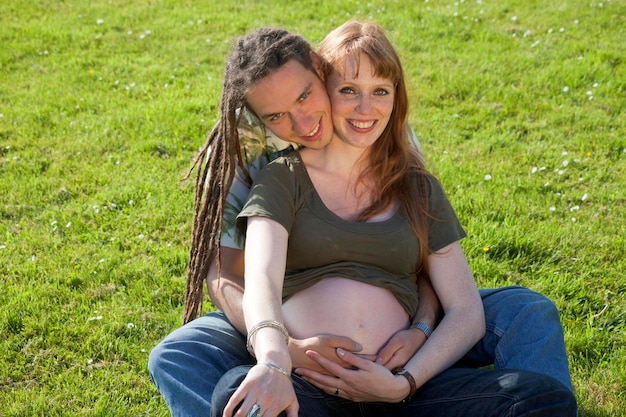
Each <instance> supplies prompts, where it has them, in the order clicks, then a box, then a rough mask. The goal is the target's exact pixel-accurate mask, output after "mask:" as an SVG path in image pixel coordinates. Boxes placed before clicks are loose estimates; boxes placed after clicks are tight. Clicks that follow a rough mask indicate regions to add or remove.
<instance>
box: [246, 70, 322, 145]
mask: <svg viewBox="0 0 626 417" xmlns="http://www.w3.org/2000/svg"><path fill="white" fill-rule="evenodd" d="M247 102H248V106H249V107H250V108H251V110H252V111H253V112H254V113H255V114H256V115H257V116H258V117H259V119H260V120H261V122H263V124H264V125H265V126H266V127H267V128H268V129H270V130H271V131H272V132H274V134H275V135H276V136H278V137H279V138H281V139H283V140H286V141H288V142H294V143H297V144H298V145H302V146H305V147H307V148H312V149H322V148H324V147H326V145H328V143H329V142H330V140H331V138H332V136H333V125H332V118H331V110H330V101H329V100H328V94H327V93H326V87H325V86H324V84H323V83H322V81H321V80H320V79H319V77H317V76H316V75H315V73H313V71H311V70H308V69H306V68H305V67H304V66H303V65H302V64H300V63H299V62H298V61H296V60H293V59H292V60H290V61H289V62H287V63H286V64H285V65H283V66H282V67H280V68H279V69H278V70H276V71H274V72H273V73H272V74H270V75H268V76H267V77H265V78H263V79H261V80H260V81H258V82H257V83H256V84H255V85H254V86H253V87H252V89H251V90H250V92H249V93H248V95H247Z"/></svg>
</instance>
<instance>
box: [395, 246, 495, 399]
mask: <svg viewBox="0 0 626 417" xmlns="http://www.w3.org/2000/svg"><path fill="white" fill-rule="evenodd" d="M428 263H429V273H430V279H431V282H432V284H433V288H434V289H435V292H436V293H437V296H438V298H439V300H440V301H441V306H442V308H443V311H444V317H443V319H442V320H441V322H440V323H439V325H438V326H437V328H436V329H435V331H434V332H433V334H432V336H431V337H430V338H429V339H428V341H427V342H426V343H425V344H424V346H422V348H421V349H420V350H419V351H418V352H417V353H416V354H415V355H414V356H413V358H411V360H410V361H409V362H408V363H407V364H406V366H405V368H406V369H407V370H408V371H409V372H410V373H411V375H413V377H414V378H415V381H416V383H417V386H418V387H419V386H421V385H422V384H424V383H425V382H426V381H428V380H429V379H431V378H432V377H433V376H435V375H437V374H438V373H439V372H441V371H443V370H444V369H447V368H449V367H450V366H452V365H453V364H454V363H456V362H457V361H458V360H459V359H461V357H463V355H465V354H466V353H467V352H468V351H469V350H470V349H471V348H472V346H474V345H475V344H476V342H478V341H479V340H480V339H481V338H482V337H483V336H484V335H485V313H484V308H483V303H482V300H481V298H480V294H479V293H478V288H476V282H475V281H474V277H473V275H472V272H471V270H470V268H469V265H468V263H467V260H466V258H465V255H464V254H463V249H462V248H461V245H460V243H459V242H458V241H457V242H454V243H452V244H450V245H448V246H446V247H445V248H443V249H442V250H440V251H438V252H436V253H433V254H431V255H429V257H428Z"/></svg>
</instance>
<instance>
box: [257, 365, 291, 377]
mask: <svg viewBox="0 0 626 417" xmlns="http://www.w3.org/2000/svg"><path fill="white" fill-rule="evenodd" d="M257 365H264V366H267V367H268V368H271V369H274V370H275V371H278V372H280V373H281V374H283V375H285V376H286V377H287V378H289V379H290V380H291V374H290V373H289V372H287V371H285V370H284V369H283V368H281V367H280V366H278V365H276V364H274V363H271V362H259V363H257Z"/></svg>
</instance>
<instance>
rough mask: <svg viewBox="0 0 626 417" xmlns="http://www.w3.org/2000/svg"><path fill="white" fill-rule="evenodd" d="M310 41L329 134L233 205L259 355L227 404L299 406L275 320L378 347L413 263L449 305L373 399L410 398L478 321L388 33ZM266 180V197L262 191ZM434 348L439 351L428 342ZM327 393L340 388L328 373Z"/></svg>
mask: <svg viewBox="0 0 626 417" xmlns="http://www.w3.org/2000/svg"><path fill="white" fill-rule="evenodd" d="M319 53H320V55H321V57H322V58H323V59H324V60H325V61H326V63H327V65H326V67H325V70H324V73H325V75H326V78H327V89H328V93H329V97H330V100H331V105H332V108H333V123H334V126H335V137H334V138H333V139H332V140H331V142H330V144H329V145H328V146H327V147H326V148H324V149H322V150H312V149H302V150H300V151H297V152H295V153H293V154H291V155H288V156H286V157H284V158H281V159H278V160H276V161H274V162H273V163H272V164H270V165H269V166H268V167H267V168H266V170H265V171H264V172H263V173H262V174H261V176H260V177H259V178H258V180H257V182H256V184H255V186H254V187H253V189H252V191H251V195H250V198H249V200H248V203H247V205H246V208H244V211H243V212H242V214H240V217H241V218H247V232H246V233H247V234H246V236H247V240H246V265H245V271H246V289H245V293H244V312H245V318H246V324H247V327H248V329H249V335H248V336H249V337H248V339H249V344H250V348H251V351H253V352H254V354H255V355H256V357H257V360H258V364H257V366H254V367H253V368H252V369H251V370H250V372H249V373H248V374H247V376H246V377H245V379H244V381H243V383H242V384H241V385H240V386H239V388H238V389H237V391H236V392H235V394H234V395H233V396H232V398H231V400H230V401H229V403H228V405H227V406H226V408H225V410H224V415H225V416H230V415H233V412H234V410H235V408H236V407H237V406H239V405H240V403H241V409H240V411H238V412H237V414H236V415H245V413H246V412H247V413H248V415H257V414H258V415H261V414H262V415H266V416H267V415H269V416H271V415H277V414H278V413H279V412H281V411H283V410H285V411H286V412H287V415H289V416H295V415H298V408H299V406H298V401H297V399H296V395H295V392H294V389H293V385H292V382H291V380H290V379H289V378H288V376H289V371H290V370H291V360H290V358H289V354H288V350H287V346H286V343H285V334H286V329H285V328H284V327H283V326H282V323H284V324H285V326H286V328H287V329H288V330H289V332H290V333H292V334H295V335H297V336H300V337H306V336H307V335H310V334H319V333H322V332H324V331H326V332H332V333H335V334H342V335H346V336H349V337H352V338H353V339H354V340H357V341H359V342H360V343H361V344H362V345H363V346H364V347H365V349H364V352H366V353H376V352H377V350H378V349H379V348H380V347H381V346H382V345H383V344H384V343H385V342H386V341H387V340H388V339H389V338H390V337H391V336H392V335H393V334H394V333H396V332H397V331H400V330H403V329H406V328H407V327H408V323H409V317H411V316H412V315H413V314H414V313H415V310H416V308H417V291H416V284H415V275H416V274H419V275H420V276H422V277H423V276H426V275H428V276H430V279H431V281H432V284H433V286H434V288H435V291H436V292H437V296H438V297H439V299H440V301H441V305H442V307H443V309H444V312H445V317H444V319H443V320H442V322H441V323H440V324H439V326H438V327H437V329H436V331H435V332H434V333H433V335H432V338H431V339H429V341H427V342H426V344H425V345H424V346H423V347H422V348H421V349H420V351H418V352H417V353H416V354H415V355H414V356H413V357H412V358H411V360H410V361H409V362H408V363H407V365H406V366H405V369H402V370H401V371H399V372H397V374H396V375H394V374H392V373H391V372H389V371H388V370H386V369H384V368H382V367H379V368H378V369H377V371H376V372H377V383H378V384H379V385H380V393H381V399H384V400H385V401H388V402H400V401H402V400H405V399H408V398H410V397H411V396H412V395H413V394H415V391H416V390H417V387H419V386H421V385H423V384H424V383H425V382H426V381H427V380H428V379H430V378H431V377H433V376H435V375H436V374H437V373H439V372H440V371H442V370H444V369H445V368H447V367H449V366H451V365H452V364H453V363H454V362H455V361H456V360H458V359H459V358H460V357H461V356H462V355H463V354H464V353H465V352H466V351H467V350H469V349H470V348H471V346H472V345H473V344H474V343H476V342H477V341H478V340H479V339H480V338H481V337H482V336H483V334H484V331H485V330H484V329H485V328H484V315H483V310H482V303H481V300H480V297H479V295H478V291H477V289H476V285H475V283H474V280H473V277H472V275H471V272H470V270H469V267H468V265H467V262H466V260H465V257H464V256H463V253H462V250H461V248H460V245H459V239H460V238H462V237H463V236H464V232H463V230H462V228H461V227H460V225H459V224H458V220H457V219H456V215H455V214H454V211H453V210H452V208H451V207H450V205H449V203H448V201H447V199H446V198H445V195H444V193H443V191H442V190H441V188H440V186H439V184H438V182H437V181H436V180H435V179H434V178H432V176H430V174H428V173H427V172H426V170H425V169H424V166H423V164H422V162H421V160H420V158H419V155H418V154H417V153H416V152H415V150H414V149H413V148H412V147H411V146H410V143H409V141H408V139H407V138H408V134H407V130H406V129H407V123H406V117H407V108H408V105H407V103H408V101H407V94H406V88H405V84H404V77H403V72H402V67H401V65H400V61H399V59H398V57H397V54H396V53H395V51H394V49H393V47H392V46H391V44H390V43H389V41H388V40H387V38H386V37H385V35H384V33H383V32H382V30H381V29H380V28H379V27H378V26H376V25H374V24H360V23H356V22H349V23H347V24H345V25H343V26H341V27H339V28H338V29H336V30H335V31H333V32H331V34H329V36H328V37H327V38H326V39H325V40H324V41H323V42H322V44H321V46H320V50H319ZM254 93H255V92H254V91H252V92H251V96H253V95H254ZM275 188H282V190H281V191H282V193H280V194H279V193H277V192H276V189H275ZM269 189H271V195H272V196H273V199H272V200H270V199H266V198H264V197H265V195H267V194H266V193H269V191H268V190H269ZM276 195H280V197H278V198H276V197H274V196H276ZM274 198H276V199H274ZM285 207H290V208H291V209H290V210H285ZM311 230H320V231H323V232H328V234H319V233H318V234H313V233H311V232H310V231H311ZM381 242H384V246H381ZM381 247H384V248H385V249H384V250H381ZM283 277H285V278H284V281H283ZM422 279H423V278H422ZM311 284H312V285H311ZM355 293H358V294H359V297H355V296H354V294H355ZM283 298H284V303H283ZM355 312H356V314H355ZM346 316H348V317H350V320H344V319H343V318H344V317H346ZM442 347H445V350H443V351H442V349H443V348H442ZM433 349H439V353H440V354H438V355H432V352H431V353H430V356H427V354H428V352H429V351H432V350H433ZM426 357H429V358H431V359H430V360H429V361H428V362H426V361H425V360H424V358H426ZM432 358H435V359H432ZM327 393H328V394H334V395H340V392H339V390H337V389H336V388H335V389H333V388H332V387H330V386H329V387H327ZM302 411H304V410H302Z"/></svg>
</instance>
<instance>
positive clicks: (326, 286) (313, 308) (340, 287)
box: [283, 278, 409, 354]
mask: <svg viewBox="0 0 626 417" xmlns="http://www.w3.org/2000/svg"><path fill="white" fill-rule="evenodd" d="M283 317H284V319H285V325H286V326H287V329H288V330H289V333H290V334H291V335H292V336H293V337H295V338H298V339H304V338H307V337H312V336H316V335H319V334H333V335H337V336H346V337H349V338H351V339H353V340H354V341H356V342H358V343H360V344H361V345H362V346H363V351H362V352H361V353H365V354H376V353H377V352H378V351H379V349H380V348H381V347H383V346H384V345H385V343H386V342H387V341H388V340H389V338H390V337H391V336H393V335H394V334H395V333H396V332H397V331H399V330H402V329H406V328H407V327H408V325H409V317H408V314H407V313H406V311H405V310H404V308H402V306H401V305H400V303H398V301H397V300H396V298H395V297H394V296H393V294H392V293H391V292H390V291H389V290H386V289H384V288H380V287H377V286H374V285H370V284H366V283H364V282H359V281H355V280H351V279H346V278H326V279H324V280H322V281H320V282H318V283H317V284H315V285H313V286H312V287H309V288H307V289H305V290H302V291H300V292H298V293H296V294H295V295H293V296H292V297H290V298H289V299H288V300H287V301H286V302H285V303H284V304H283Z"/></svg>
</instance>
